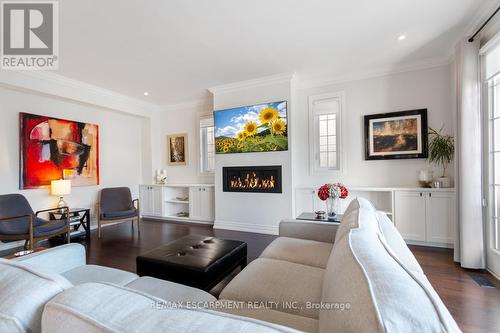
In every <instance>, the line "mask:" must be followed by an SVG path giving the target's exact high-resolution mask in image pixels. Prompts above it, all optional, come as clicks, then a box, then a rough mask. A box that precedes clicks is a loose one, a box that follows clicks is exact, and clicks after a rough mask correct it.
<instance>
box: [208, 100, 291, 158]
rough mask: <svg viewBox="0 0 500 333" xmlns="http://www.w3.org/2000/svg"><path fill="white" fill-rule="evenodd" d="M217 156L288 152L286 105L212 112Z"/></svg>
mask: <svg viewBox="0 0 500 333" xmlns="http://www.w3.org/2000/svg"><path fill="white" fill-rule="evenodd" d="M214 124H215V152H216V153H217V154H232V153H250V152H266V151H281V150H288V124H287V102H286V101H279V102H272V103H265V104H259V105H251V106H241V107H237V108H233V109H227V110H220V111H215V112H214Z"/></svg>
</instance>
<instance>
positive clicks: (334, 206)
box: [326, 198, 340, 217]
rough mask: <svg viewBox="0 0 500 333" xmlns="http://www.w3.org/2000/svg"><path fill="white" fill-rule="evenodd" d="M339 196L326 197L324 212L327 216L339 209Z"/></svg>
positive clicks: (332, 214) (331, 215)
mask: <svg viewBox="0 0 500 333" xmlns="http://www.w3.org/2000/svg"><path fill="white" fill-rule="evenodd" d="M339 204H340V201H339V198H328V199H326V212H327V214H328V217H334V216H336V215H337V214H338V211H339Z"/></svg>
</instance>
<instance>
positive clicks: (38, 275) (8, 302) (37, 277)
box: [0, 259, 72, 333]
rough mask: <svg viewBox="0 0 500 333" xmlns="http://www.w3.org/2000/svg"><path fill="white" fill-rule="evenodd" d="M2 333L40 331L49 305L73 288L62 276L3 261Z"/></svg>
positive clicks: (0, 270)
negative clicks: (62, 293)
mask: <svg viewBox="0 0 500 333" xmlns="http://www.w3.org/2000/svg"><path fill="white" fill-rule="evenodd" d="M0 286H1V288H0V332H35V333H36V332H40V321H41V317H42V311H43V307H44V306H45V304H46V303H47V302H48V301H49V300H51V299H52V298H53V297H54V296H56V295H57V294H59V293H60V292H62V291H64V290H65V289H68V288H71V287H72V284H71V283H70V282H69V281H68V280H66V279H65V278H63V277H62V276H60V275H58V274H54V273H50V272H48V271H44V270H42V269H38V268H37V269H35V268H32V267H29V266H27V265H25V264H22V263H19V262H14V261H10V260H5V259H0Z"/></svg>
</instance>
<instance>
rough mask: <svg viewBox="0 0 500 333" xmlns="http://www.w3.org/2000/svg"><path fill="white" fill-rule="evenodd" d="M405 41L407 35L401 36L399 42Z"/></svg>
mask: <svg viewBox="0 0 500 333" xmlns="http://www.w3.org/2000/svg"><path fill="white" fill-rule="evenodd" d="M405 39H406V35H400V36H399V37H398V40H399V41H402V40H405Z"/></svg>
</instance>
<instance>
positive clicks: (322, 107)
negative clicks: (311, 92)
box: [310, 94, 342, 172]
mask: <svg viewBox="0 0 500 333" xmlns="http://www.w3.org/2000/svg"><path fill="white" fill-rule="evenodd" d="M341 108H342V100H341V96H340V95H338V94H329V95H323V96H311V97H310V117H311V124H312V126H311V128H310V131H311V132H312V138H311V139H312V140H311V142H312V143H313V147H311V149H312V150H313V152H312V158H311V160H313V164H312V169H313V171H316V172H317V171H320V172H321V171H339V170H340V169H341V168H340V165H341V163H340V162H341V161H340V158H341V155H340V123H341V119H340V117H341Z"/></svg>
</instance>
